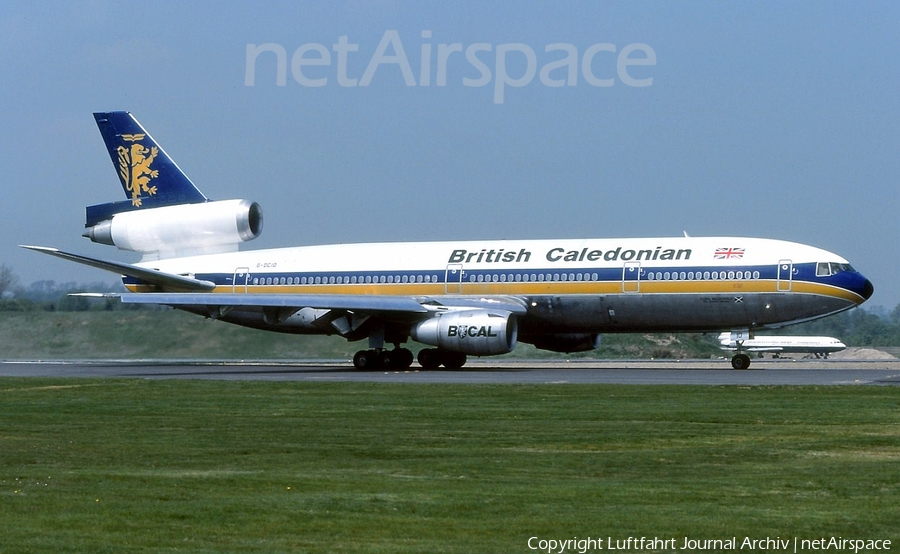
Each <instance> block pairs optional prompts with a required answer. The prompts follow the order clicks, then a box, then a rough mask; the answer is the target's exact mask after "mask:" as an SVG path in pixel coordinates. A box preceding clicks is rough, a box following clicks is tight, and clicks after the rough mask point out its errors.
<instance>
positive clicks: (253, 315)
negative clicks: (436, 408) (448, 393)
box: [23, 111, 873, 369]
mask: <svg viewBox="0 0 900 554" xmlns="http://www.w3.org/2000/svg"><path fill="white" fill-rule="evenodd" d="M94 119H95V121H96V123H97V126H98V127H99V129H100V134H101V136H102V137H103V140H104V142H105V144H106V147H107V150H108V152H109V156H110V159H111V160H112V163H113V167H114V168H115V171H116V174H117V175H118V177H119V182H120V184H121V186H122V188H123V190H124V192H125V196H126V200H123V201H118V202H111V203H106V204H99V205H95V206H88V207H87V208H86V222H85V231H84V233H83V235H84V236H85V237H87V238H89V239H90V240H91V241H93V242H96V243H100V244H105V245H112V246H116V247H117V248H118V249H120V250H125V251H130V252H137V253H140V254H141V255H142V259H141V261H139V262H137V263H123V262H117V261H109V260H104V259H100V258H95V257H89V256H84V255H80V254H73V253H69V252H63V251H60V250H57V249H55V248H48V247H41V246H24V245H23V247H24V248H28V249H31V250H35V251H38V252H42V253H45V254H49V255H52V256H56V257H59V258H63V259H66V260H69V261H73V262H77V263H81V264H85V265H88V266H92V267H95V268H99V269H102V270H107V271H111V272H114V273H117V274H121V275H122V279H123V283H124V285H125V288H126V289H127V290H128V292H123V293H118V294H117V295H116V296H118V298H120V300H121V301H122V302H123V303H134V304H161V305H168V306H171V307H174V308H176V309H179V310H184V311H187V312H191V313H194V314H198V315H201V316H205V317H207V318H212V319H214V320H221V321H225V322H229V323H234V324H237V325H243V326H247V327H252V328H257V329H266V330H270V331H278V332H285V333H297V334H325V335H339V336H341V337H344V338H345V339H347V340H349V341H358V340H363V339H367V340H368V349H363V350H360V351H359V352H357V353H356V354H355V355H354V357H353V365H354V366H355V367H356V368H358V369H373V368H400V369H402V368H408V367H410V366H411V365H412V363H413V361H414V356H413V354H412V351H411V350H409V349H408V348H406V347H404V346H403V345H404V344H405V343H407V342H408V341H410V340H412V341H416V342H418V343H421V344H424V345H426V346H428V348H423V349H422V350H421V351H419V353H418V356H417V357H416V360H417V361H418V363H419V364H420V365H421V366H422V367H423V368H425V369H436V368H439V367H441V366H443V367H445V368H448V369H458V368H461V367H462V366H463V365H464V364H465V363H466V361H467V357H468V356H492V355H499V354H506V353H508V352H511V351H512V350H513V349H514V348H515V347H516V344H517V343H518V342H523V343H529V344H532V345H534V346H535V347H537V348H539V349H544V350H550V351H555V352H567V353H571V352H582V351H590V350H593V349H594V348H596V347H597V346H598V344H599V340H600V336H601V334H603V333H644V332H678V331H681V332H718V331H723V330H732V331H733V332H739V333H741V334H749V333H752V332H755V331H756V330H757V329H764V328H779V327H783V326H785V325H789V324H792V323H799V322H803V321H808V320H811V319H816V318H819V317H824V316H827V315H831V314H835V313H838V312H841V311H844V310H847V309H850V308H853V307H855V306H858V305H860V304H862V303H863V302H865V301H866V300H867V299H868V298H869V297H870V296H871V295H872V292H873V286H872V283H871V282H870V281H869V280H868V279H866V277H864V276H863V275H862V274H860V273H859V272H857V271H856V270H855V269H854V268H853V267H852V266H851V265H850V263H849V262H848V261H847V260H846V259H844V258H842V257H840V256H838V255H837V254H833V253H831V252H828V251H826V250H822V249H819V248H816V247H813V246H807V245H803V244H798V243H795V242H788V241H782V240H773V239H764V238H746V237H690V236H684V237H662V238H618V239H617V238H595V239H559V240H547V239H542V240H483V241H442V242H397V243H362V244H332V245H316V246H300V247H294V248H277V249H263V250H248V251H241V250H239V248H238V246H239V245H240V244H241V243H243V242H245V241H249V240H252V239H254V238H256V237H258V236H259V234H260V232H261V231H262V226H263V215H262V209H261V208H260V206H259V205H258V204H257V203H255V202H251V201H249V200H222V201H212V200H209V199H208V198H207V197H206V196H205V195H204V194H203V193H202V192H200V190H199V189H198V188H197V187H196V186H194V184H193V183H192V182H191V181H190V179H188V177H187V176H186V175H185V174H184V173H183V172H182V171H181V169H179V167H178V166H177V165H176V164H175V162H174V161H173V160H172V158H170V157H169V156H168V154H166V152H165V151H164V150H163V149H162V147H161V146H159V144H158V143H157V142H156V141H155V140H154V139H153V138H152V137H151V136H150V134H149V133H148V132H147V131H146V130H145V129H144V127H143V126H142V125H141V124H140V123H138V121H137V119H135V118H134V116H133V115H132V114H131V113H129V112H125V111H113V112H102V113H95V114H94ZM685 235H687V234H686V233H685ZM387 344H390V345H393V348H392V349H388V348H386V347H385V345H387ZM749 365H750V358H749V356H747V355H746V354H745V353H743V352H738V353H737V354H735V356H734V357H733V358H732V367H734V368H735V369H746V368H747V367H749Z"/></svg>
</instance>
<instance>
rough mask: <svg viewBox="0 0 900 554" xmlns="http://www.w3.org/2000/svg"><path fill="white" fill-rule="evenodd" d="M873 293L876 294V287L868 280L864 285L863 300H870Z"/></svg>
mask: <svg viewBox="0 0 900 554" xmlns="http://www.w3.org/2000/svg"><path fill="white" fill-rule="evenodd" d="M873 292H875V286H874V285H872V281H869V280H868V279H866V282H865V283H863V289H862V295H863V298H865V299H866V300H868V299H869V298H871V296H872V293H873Z"/></svg>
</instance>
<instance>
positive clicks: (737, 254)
mask: <svg viewBox="0 0 900 554" xmlns="http://www.w3.org/2000/svg"><path fill="white" fill-rule="evenodd" d="M743 257H744V249H743V248H717V249H716V253H715V254H713V258H715V259H717V260H731V259H734V258H743Z"/></svg>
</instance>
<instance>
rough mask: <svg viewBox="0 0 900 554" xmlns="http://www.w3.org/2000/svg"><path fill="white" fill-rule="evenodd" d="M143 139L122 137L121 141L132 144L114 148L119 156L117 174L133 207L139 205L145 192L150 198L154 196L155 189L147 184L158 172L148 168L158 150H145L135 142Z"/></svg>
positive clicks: (140, 137)
mask: <svg viewBox="0 0 900 554" xmlns="http://www.w3.org/2000/svg"><path fill="white" fill-rule="evenodd" d="M143 138H144V135H143V134H135V135H122V139H124V140H126V141H128V142H131V143H132V144H131V147H130V148H126V147H125V146H120V147H118V148H116V152H118V154H119V174H120V175H121V176H122V182H124V183H125V190H126V191H127V192H128V193H130V194H131V203H132V204H133V205H134V206H140V205H141V193H144V192H145V193H147V194H148V195H151V196H152V195H154V194H156V187H155V186H152V187H151V186H149V183H150V180H151V179H155V178H156V177H158V176H159V171H157V170H155V169H153V168H152V167H150V166H151V164H152V163H153V160H155V159H156V155H157V154H159V148H157V147H155V146H153V147H150V148H147V147H145V146H144V145H143V144H140V143H138V142H137V141H139V140H141V139H143ZM148 154H149V155H148Z"/></svg>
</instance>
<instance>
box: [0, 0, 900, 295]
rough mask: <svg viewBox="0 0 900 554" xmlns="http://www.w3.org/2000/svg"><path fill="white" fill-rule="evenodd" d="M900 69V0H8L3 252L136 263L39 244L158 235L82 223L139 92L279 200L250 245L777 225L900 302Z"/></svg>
mask: <svg viewBox="0 0 900 554" xmlns="http://www.w3.org/2000/svg"><path fill="white" fill-rule="evenodd" d="M233 4H235V5H233ZM280 52H283V57H282V58H281V59H279V55H280ZM279 70H281V77H280V76H279V73H280V71H279ZM898 91H900V3H896V2H888V1H884V2H862V3H852V2H827V1H825V2H747V3H737V2H734V3H732V2H718V1H710V2H650V1H646V2H558V3H557V2H553V3H551V2H518V1H516V2H472V1H461V2H413V1H410V2H404V1H399V0H398V1H382V2H362V1H352V2H293V1H291V2H253V3H247V4H246V5H237V3H221V2H165V1H163V2H153V3H150V4H148V3H138V2H118V1H105V0H94V1H77V0H76V1H72V2H59V3H57V4H53V3H49V4H48V3H41V2H38V3H35V2H30V1H29V2H26V1H16V0H12V1H10V0H7V1H5V2H3V3H2V4H0V105H2V107H3V108H2V110H0V191H2V195H0V198H2V200H0V201H2V207H3V210H2V213H3V225H2V230H0V264H5V265H7V266H9V267H11V268H12V269H13V270H14V272H15V273H16V274H17V275H18V277H19V280H20V283H21V284H26V285H27V284H28V283H31V282H33V281H37V280H55V281H57V282H68V281H76V282H80V283H87V282H92V281H108V282H113V281H114V280H115V278H114V277H111V276H110V275H108V274H105V273H103V272H101V271H99V270H94V269H91V268H86V267H81V266H77V265H75V264H71V263H67V262H64V261H62V260H58V259H55V258H51V257H49V256H43V255H41V254H37V253H34V252H30V251H25V250H23V249H20V248H18V247H17V245H18V244H37V245H44V246H55V247H58V248H60V249H63V250H68V251H72V252H76V253H81V254H85V255H89V256H95V257H105V258H108V259H116V260H121V261H126V262H133V261H137V258H138V256H137V255H136V254H134V253H130V252H122V251H117V250H116V249H115V248H113V247H109V246H102V245H98V244H93V243H91V242H89V241H88V240H87V239H85V238H82V237H81V233H82V231H83V227H84V207H85V206H87V205H92V204H100V203H104V202H110V201H114V200H123V199H124V198H125V197H124V193H123V191H122V189H121V187H120V185H119V183H118V180H117V177H116V174H115V172H114V170H113V167H112V165H111V163H110V159H109V156H108V155H107V153H106V150H105V148H104V146H103V142H102V140H101V137H100V134H99V132H98V131H97V128H96V126H95V123H94V120H93V117H92V116H91V113H92V112H95V111H111V110H128V111H130V112H132V113H133V114H134V115H135V116H136V117H137V119H138V120H139V121H140V122H141V123H142V124H143V125H144V126H145V127H146V128H147V129H148V131H149V132H150V133H151V134H152V135H153V137H154V138H155V139H156V140H157V141H158V142H159V143H160V144H161V145H162V146H163V148H165V150H166V151H167V153H168V154H169V155H170V156H171V157H172V158H173V159H175V160H176V162H177V163H178V164H179V166H180V167H181V168H182V169H183V170H184V171H185V173H187V175H188V176H189V177H190V178H191V179H192V180H193V181H194V183H195V184H196V185H197V186H198V187H199V188H200V189H201V190H202V191H203V192H204V193H205V194H206V196H208V197H210V198H212V199H230V198H246V199H249V200H253V201H256V202H258V203H260V204H261V205H262V207H263V211H264V214H265V226H264V230H263V234H262V236H261V237H260V238H258V239H257V240H256V241H254V242H252V243H247V244H246V245H245V247H244V248H245V249H247V248H254V249H255V248H271V247H280V246H294V245H308V244H322V243H345V242H369V241H407V240H469V239H525V238H585V237H592V238H594V237H596V238H601V237H655V236H680V235H681V234H682V233H683V232H687V233H689V234H691V235H692V236H752V237H765V238H778V239H785V240H792V241H796V242H801V243H805V244H811V245H814V246H817V247H820V248H824V249H826V250H829V251H832V252H835V253H837V254H839V255H841V256H843V257H845V258H847V259H848V260H850V262H851V263H852V264H853V265H854V267H856V269H858V270H859V271H861V272H862V273H864V274H865V275H866V276H867V277H869V278H870V279H871V280H872V282H873V283H874V285H875V295H874V296H873V297H872V299H871V300H870V302H869V304H868V305H869V306H873V305H874V306H883V307H886V308H888V309H890V308H893V307H894V306H895V305H897V304H898V303H900V284H898V282H897V275H898V271H897V270H898V261H897V260H898V252H897V250H898V247H897V241H898V239H900V217H898V216H897V208H898V200H900V195H898V192H897V180H898V176H900V94H898Z"/></svg>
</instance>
